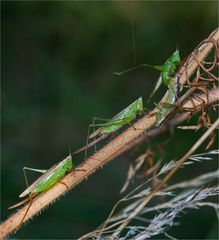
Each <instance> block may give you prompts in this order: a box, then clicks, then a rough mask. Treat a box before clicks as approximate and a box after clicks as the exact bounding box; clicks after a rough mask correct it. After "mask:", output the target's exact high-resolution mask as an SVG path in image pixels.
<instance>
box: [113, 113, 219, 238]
mask: <svg viewBox="0 0 219 240" xmlns="http://www.w3.org/2000/svg"><path fill="white" fill-rule="evenodd" d="M218 126H219V118H218V119H217V120H216V121H215V122H214V123H213V124H212V126H211V127H210V128H209V129H208V130H207V131H206V132H205V133H204V134H203V135H202V136H201V137H200V138H199V140H198V141H197V142H196V143H195V144H194V145H193V146H192V147H191V148H190V150H189V151H188V152H187V153H186V154H185V155H184V156H183V157H182V158H181V159H180V160H179V161H178V164H177V166H176V167H174V168H173V169H172V170H171V171H170V172H169V173H168V174H167V175H166V176H165V178H164V179H163V180H162V181H161V182H160V183H159V184H158V185H157V186H156V187H155V188H154V189H153V191H152V192H151V193H150V194H149V195H148V196H146V197H145V198H143V200H142V203H141V204H140V205H139V206H138V207H137V208H136V209H135V211H134V212H133V213H132V214H130V216H129V217H128V218H127V219H126V220H125V222H124V223H123V224H121V225H120V227H119V228H118V229H117V230H116V231H115V233H114V234H113V238H112V239H114V238H115V237H116V236H118V235H119V234H120V232H121V231H122V230H123V229H124V228H125V227H126V226H127V225H128V224H129V223H130V221H131V220H132V219H133V218H135V217H136V216H137V215H138V214H139V213H140V212H141V211H142V210H143V208H144V207H145V205H146V204H147V203H148V202H149V201H150V200H151V199H152V198H153V196H154V195H155V194H156V193H157V192H158V191H159V190H160V188H161V187H162V186H164V185H165V184H166V183H167V182H168V181H169V180H170V178H171V177H172V176H173V175H174V174H175V173H176V172H177V170H178V169H179V168H180V167H181V166H182V164H183V163H184V162H185V161H186V160H187V159H188V158H189V157H190V156H191V155H192V154H193V153H194V152H195V151H196V150H197V149H198V147H199V146H200V145H201V144H202V143H203V142H204V141H205V140H206V139H207V138H208V137H209V135H210V134H211V133H212V132H213V131H214V130H215V129H216V128H217V127H218Z"/></svg>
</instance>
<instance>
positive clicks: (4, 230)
mask: <svg viewBox="0 0 219 240" xmlns="http://www.w3.org/2000/svg"><path fill="white" fill-rule="evenodd" d="M212 41H213V42H214V41H217V42H218V41H219V31H218V29H216V30H215V31H213V33H212V34H211V35H210V36H209V37H208V38H207V39H206V41H203V42H202V43H201V44H200V46H199V47H198V49H196V50H195V51H194V52H193V54H195V56H196V60H195V59H194V57H193V55H192V54H191V55H190V56H189V57H188V59H187V61H186V63H185V64H184V65H183V67H182V68H181V70H180V73H179V74H180V75H179V76H180V84H182V85H183V84H185V83H186V81H187V79H188V78H189V77H190V76H191V75H192V74H193V73H194V71H195V70H196V69H197V68H198V67H199V65H198V63H197V61H198V62H202V61H203V59H204V58H205V57H206V56H207V55H208V54H209V52H210V51H211V50H212V49H213V47H214V44H213V43H212ZM166 97H167V94H165V96H164V97H163V99H162V100H161V102H165V99H166ZM201 98H203V99H206V96H205V94H203V95H202V96H201ZM218 100H219V89H213V90H212V91H209V99H208V101H206V102H208V104H213V103H214V102H215V101H218ZM189 102H190V101H188V104H189ZM194 104H195V105H196V108H197V109H198V108H200V105H201V104H200V102H198V101H197V99H194ZM190 105H191V103H190ZM191 106H192V107H194V106H193V105H191ZM154 111H157V109H155V110H153V111H152V112H154ZM155 122H156V117H155V116H154V115H153V114H152V115H151V114H148V115H146V116H144V117H143V118H141V119H140V120H139V121H137V122H136V123H135V124H134V125H133V126H132V127H130V128H129V129H127V130H126V131H124V132H123V133H122V134H120V135H119V136H117V137H116V138H115V139H113V140H112V141H111V142H109V143H108V144H107V145H106V146H104V147H103V148H101V149H100V150H99V151H98V152H96V153H95V154H94V155H92V156H91V157H89V158H88V159H86V161H84V162H83V163H82V164H81V165H80V166H79V167H78V169H84V170H85V171H74V172H71V173H69V174H68V175H67V176H65V177H64V178H63V179H62V182H63V183H65V184H66V185H67V186H68V187H69V188H68V189H66V187H65V186H63V184H59V183H58V184H56V185H54V186H53V187H52V188H50V189H49V190H48V191H47V192H45V193H43V194H41V195H40V196H38V197H37V198H36V199H34V201H33V203H32V206H31V208H30V209H29V211H28V213H27V215H26V217H25V220H24V221H23V223H25V222H26V221H28V220H29V219H31V218H32V217H33V216H35V215H36V214H37V213H39V212H40V211H41V210H42V209H43V208H45V207H46V206H48V205H49V204H51V203H53V202H54V201H55V200H56V199H58V198H59V197H60V196H62V195H64V194H65V193H67V192H68V191H69V190H70V189H71V188H73V187H75V186H76V185H77V184H78V183H80V182H81V181H82V180H84V179H86V178H87V177H88V176H89V175H91V174H92V173H93V172H95V171H96V170H97V169H98V168H100V167H101V166H103V165H104V164H106V163H107V162H108V161H110V160H112V159H113V158H115V157H116V156H118V155H120V154H121V153H123V152H124V149H126V146H128V144H129V143H131V142H132V141H133V140H135V139H136V138H138V137H139V136H140V135H141V134H142V133H144V132H145V130H147V129H149V128H150V127H152V126H153V125H154V124H155ZM134 129H139V130H134ZM27 208H28V204H27V205H26V206H24V207H23V208H21V209H19V210H18V211H17V212H16V213H14V214H13V215H11V216H10V217H9V218H8V219H7V220H5V221H4V222H3V223H2V224H1V225H0V239H2V238H4V237H6V236H7V235H9V234H11V233H12V232H14V231H16V230H17V229H18V228H20V227H21V225H20V222H21V219H22V218H23V216H24V214H25V212H26V210H27Z"/></svg>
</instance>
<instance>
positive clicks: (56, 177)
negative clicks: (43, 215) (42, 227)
mask: <svg viewBox="0 0 219 240" xmlns="http://www.w3.org/2000/svg"><path fill="white" fill-rule="evenodd" d="M25 170H30V171H35V172H40V173H43V174H42V175H41V176H40V177H39V178H38V179H37V180H36V181H35V182H33V183H32V184H31V185H30V186H29V187H28V181H27V177H26V173H25ZM72 170H74V166H73V163H72V157H71V155H69V156H68V157H66V158H65V159H64V160H62V161H60V162H59V163H57V164H55V165H53V166H52V167H51V168H49V169H48V170H42V169H34V168H27V167H24V168H23V171H24V177H25V181H26V184H27V188H26V189H25V191H24V192H22V193H21V194H20V195H19V197H20V198H21V197H25V196H27V195H29V197H28V198H26V199H24V200H23V201H21V202H19V203H17V204H15V205H13V206H11V207H9V209H12V208H16V207H18V206H20V205H22V204H24V203H26V202H30V204H29V207H28V208H27V211H26V213H25V214H24V216H23V218H22V220H21V223H20V225H21V224H22V222H23V221H24V219H25V217H26V215H27V212H28V210H29V209H30V206H31V204H32V202H33V200H34V199H35V197H37V196H38V195H39V194H41V193H44V192H46V191H47V190H48V189H50V188H51V187H52V186H53V185H55V184H56V183H58V182H60V181H61V179H62V178H63V177H64V176H65V175H67V173H69V172H71V171H72ZM79 171H83V170H79ZM60 183H62V182H60ZM62 184H64V183H62ZM64 185H65V186H66V187H68V186H67V185H66V184H64Z"/></svg>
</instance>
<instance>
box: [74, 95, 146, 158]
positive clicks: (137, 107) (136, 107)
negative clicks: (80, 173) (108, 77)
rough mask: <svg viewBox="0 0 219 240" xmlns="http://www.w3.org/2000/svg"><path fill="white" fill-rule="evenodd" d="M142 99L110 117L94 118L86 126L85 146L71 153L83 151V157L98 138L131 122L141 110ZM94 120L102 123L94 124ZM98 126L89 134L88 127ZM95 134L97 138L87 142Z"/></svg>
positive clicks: (104, 136) (100, 138)
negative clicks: (91, 122)
mask: <svg viewBox="0 0 219 240" xmlns="http://www.w3.org/2000/svg"><path fill="white" fill-rule="evenodd" d="M143 111H144V110H143V100H142V97H140V98H138V99H137V100H135V101H134V102H133V103H131V104H130V105H129V106H128V107H126V108H125V109H123V110H122V111H121V112H119V113H118V114H117V115H115V116H114V117H113V118H112V119H104V118H94V119H93V124H90V125H89V128H88V137H87V144H86V146H84V147H82V148H80V149H78V150H77V151H75V152H74V153H73V154H76V153H79V152H82V151H84V150H86V151H85V157H86V156H87V149H88V148H89V147H91V146H93V145H94V144H96V143H97V142H99V141H100V140H102V139H104V138H106V137H107V136H108V135H109V134H110V133H113V132H115V131H117V130H118V129H119V128H121V127H122V126H124V125H126V124H129V125H130V124H131V122H132V121H133V120H134V119H136V117H137V115H139V114H141V113H142V112H143ZM95 120H100V121H102V122H104V123H100V124H96V123H95ZM95 127H100V128H98V129H97V130H96V131H95V129H94V132H93V133H91V134H90V129H91V128H95ZM96 136H100V137H99V138H98V139H95V140H94V141H92V142H91V143H88V139H90V138H95V137H96Z"/></svg>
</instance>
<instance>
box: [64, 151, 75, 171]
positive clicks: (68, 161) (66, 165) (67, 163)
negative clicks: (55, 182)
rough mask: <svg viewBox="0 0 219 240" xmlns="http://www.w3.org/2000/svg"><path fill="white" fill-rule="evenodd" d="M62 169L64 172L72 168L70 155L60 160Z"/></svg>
mask: <svg viewBox="0 0 219 240" xmlns="http://www.w3.org/2000/svg"><path fill="white" fill-rule="evenodd" d="M62 165H63V169H64V171H65V172H70V171H71V170H72V169H73V164H72V157H71V155H69V156H68V157H67V158H65V159H64V160H63V161H62Z"/></svg>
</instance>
